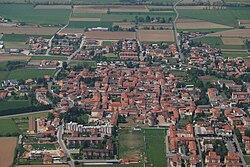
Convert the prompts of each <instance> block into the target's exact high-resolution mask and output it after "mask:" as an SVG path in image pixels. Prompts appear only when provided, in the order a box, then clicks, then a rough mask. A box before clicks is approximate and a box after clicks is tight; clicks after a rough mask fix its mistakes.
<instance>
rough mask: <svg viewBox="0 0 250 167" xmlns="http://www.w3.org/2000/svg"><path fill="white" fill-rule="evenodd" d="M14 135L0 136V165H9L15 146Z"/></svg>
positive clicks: (15, 139)
mask: <svg viewBox="0 0 250 167" xmlns="http://www.w3.org/2000/svg"><path fill="white" fill-rule="evenodd" d="M16 143H17V138H16V137H1V138H0V148H1V149H0V154H1V156H0V162H1V166H3V167H4V166H10V165H11V163H12V160H13V158H14V152H15V148H16Z"/></svg>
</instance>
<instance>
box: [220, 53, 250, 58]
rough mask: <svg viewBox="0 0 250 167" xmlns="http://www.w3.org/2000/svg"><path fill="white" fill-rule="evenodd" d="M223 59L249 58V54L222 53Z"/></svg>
mask: <svg viewBox="0 0 250 167" xmlns="http://www.w3.org/2000/svg"><path fill="white" fill-rule="evenodd" d="M222 56H223V57H225V58H226V57H243V58H247V57H250V54H248V53H247V52H222Z"/></svg>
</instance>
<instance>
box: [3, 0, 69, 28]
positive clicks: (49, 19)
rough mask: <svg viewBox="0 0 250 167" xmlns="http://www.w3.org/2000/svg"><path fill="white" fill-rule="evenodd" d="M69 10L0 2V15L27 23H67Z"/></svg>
mask: <svg viewBox="0 0 250 167" xmlns="http://www.w3.org/2000/svg"><path fill="white" fill-rule="evenodd" d="M69 15H70V10H67V9H57V10H55V9H34V8H33V5H23V4H1V5H0V16H2V17H6V18H8V19H12V20H18V21H20V22H25V23H29V24H41V25H49V24H67V22H68V18H69Z"/></svg>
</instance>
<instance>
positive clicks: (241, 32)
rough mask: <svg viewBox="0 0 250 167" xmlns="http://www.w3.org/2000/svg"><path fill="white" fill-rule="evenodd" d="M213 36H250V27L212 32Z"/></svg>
mask: <svg viewBox="0 0 250 167" xmlns="http://www.w3.org/2000/svg"><path fill="white" fill-rule="evenodd" d="M210 35H211V36H222V37H240V38H250V29H234V30H226V31H220V32H216V33H212V34H210Z"/></svg>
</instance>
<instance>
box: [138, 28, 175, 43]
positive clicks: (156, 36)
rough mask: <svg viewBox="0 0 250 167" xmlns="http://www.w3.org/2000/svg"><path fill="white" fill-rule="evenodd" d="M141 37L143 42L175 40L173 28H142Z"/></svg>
mask: <svg viewBox="0 0 250 167" xmlns="http://www.w3.org/2000/svg"><path fill="white" fill-rule="evenodd" d="M139 38H140V40H141V41H143V42H149V41H152V42H163V41H168V42H174V33H173V31H172V30H140V31H139Z"/></svg>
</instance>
